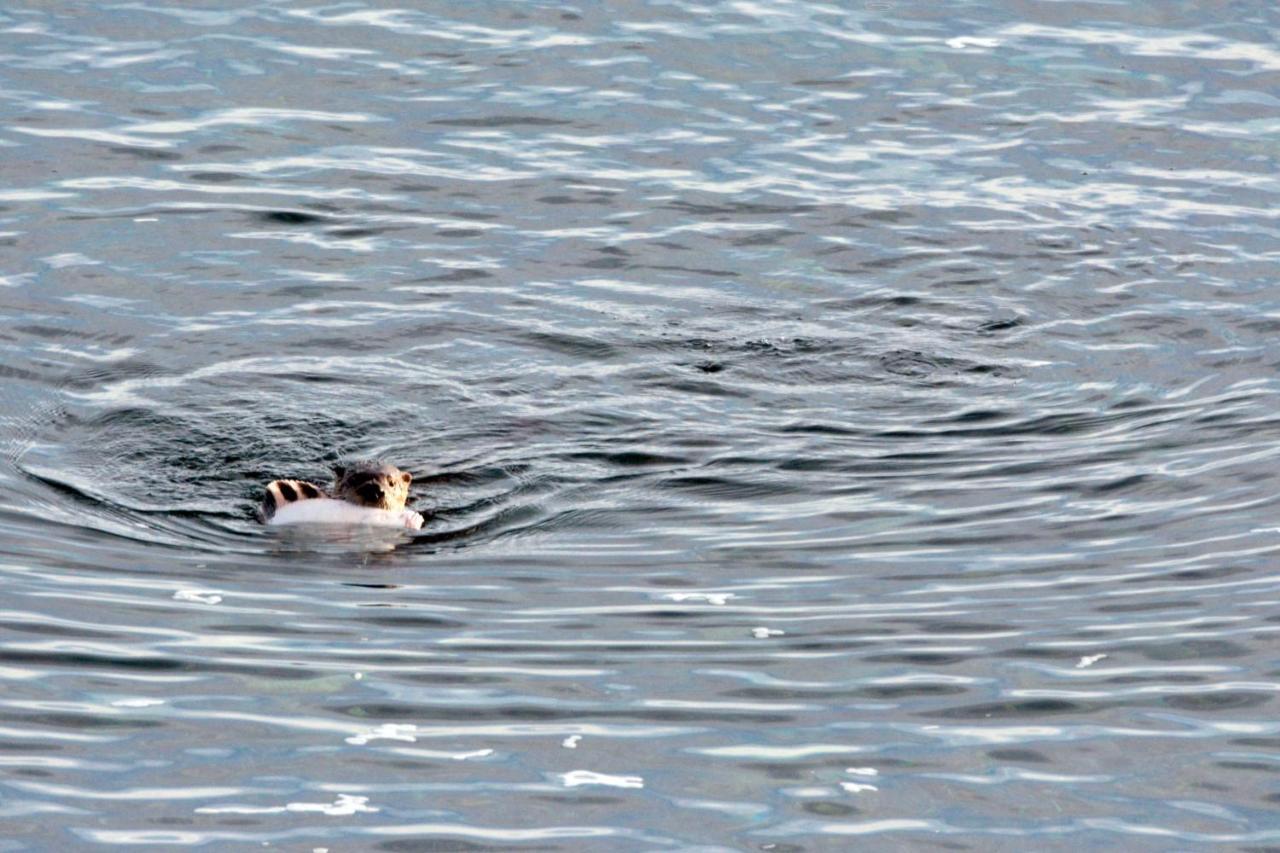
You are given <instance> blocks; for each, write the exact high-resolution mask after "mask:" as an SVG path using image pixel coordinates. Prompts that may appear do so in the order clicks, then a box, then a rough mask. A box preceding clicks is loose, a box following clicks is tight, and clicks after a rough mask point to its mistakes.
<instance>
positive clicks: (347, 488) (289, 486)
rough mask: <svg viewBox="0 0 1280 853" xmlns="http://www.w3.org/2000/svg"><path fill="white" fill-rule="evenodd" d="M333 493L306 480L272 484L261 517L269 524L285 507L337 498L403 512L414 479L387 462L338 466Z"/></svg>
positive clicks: (275, 481) (268, 488) (334, 473)
mask: <svg viewBox="0 0 1280 853" xmlns="http://www.w3.org/2000/svg"><path fill="white" fill-rule="evenodd" d="M333 476H334V482H333V492H332V494H330V493H328V492H326V491H325V490H324V489H322V488H320V487H319V486H317V485H315V484H314V483H308V482H307V481H306V480H272V481H271V482H270V483H268V484H267V488H266V494H264V495H263V496H262V505H261V506H260V507H259V508H258V517H259V519H261V520H262V521H263V522H266V521H269V520H270V519H271V517H272V516H273V515H275V514H276V510H277V509H279V508H280V507H282V506H284V505H285V504H291V503H296V502H297V501H305V500H310V499H311V498H328V497H334V498H337V499H339V500H344V501H348V502H350V503H353V504H356V505H357V506H367V507H374V508H376V509H386V510H391V511H392V512H400V511H401V510H403V509H404V505H405V502H406V501H407V500H408V499H409V484H410V483H411V482H413V475H412V474H410V473H409V472H408V471H401V470H400V469H399V468H397V467H396V466H394V465H388V464H386V463H385V462H378V461H361V462H349V463H347V464H345V465H335V466H334V468H333Z"/></svg>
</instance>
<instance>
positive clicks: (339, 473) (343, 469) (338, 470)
mask: <svg viewBox="0 0 1280 853" xmlns="http://www.w3.org/2000/svg"><path fill="white" fill-rule="evenodd" d="M333 476H335V477H337V478H338V479H339V480H341V479H342V478H343V477H345V476H347V466H346V465H334V466H333Z"/></svg>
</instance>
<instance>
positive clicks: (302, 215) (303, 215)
mask: <svg viewBox="0 0 1280 853" xmlns="http://www.w3.org/2000/svg"><path fill="white" fill-rule="evenodd" d="M257 217H258V219H260V220H262V221H263V222H268V223H272V224H275V225H312V224H314V223H316V222H324V221H325V220H326V219H327V218H328V217H326V216H324V215H321V214H316V213H308V212H306V211H302V210H268V211H264V212H262V213H259V214H257Z"/></svg>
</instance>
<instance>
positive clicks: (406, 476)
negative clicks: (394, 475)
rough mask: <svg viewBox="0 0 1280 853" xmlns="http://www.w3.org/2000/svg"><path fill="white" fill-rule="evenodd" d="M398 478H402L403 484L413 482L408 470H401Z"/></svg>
mask: <svg viewBox="0 0 1280 853" xmlns="http://www.w3.org/2000/svg"><path fill="white" fill-rule="evenodd" d="M400 479H401V480H404V484H405V485H406V486H407V485H409V484H410V483H412V482H413V475H412V474H410V473H409V472H408V471H401V472H400Z"/></svg>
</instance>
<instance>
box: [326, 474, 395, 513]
mask: <svg viewBox="0 0 1280 853" xmlns="http://www.w3.org/2000/svg"><path fill="white" fill-rule="evenodd" d="M333 476H334V481H333V493H334V495H335V496H336V497H338V498H340V499H342V500H344V501H350V502H351V503H353V504H359V505H360V506H369V507H375V508H377V509H389V510H391V511H393V512H399V511H400V510H402V509H404V502H405V501H406V500H408V498H409V483H411V482H412V481H413V475H412V474H410V473H409V472H408V471H401V470H400V469H399V468H397V467H396V466H394V465H387V464H385V463H383V462H349V463H347V464H345V465H335V466H333Z"/></svg>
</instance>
